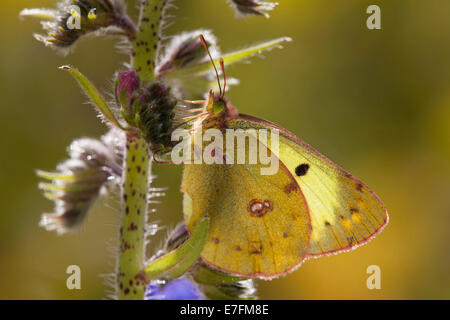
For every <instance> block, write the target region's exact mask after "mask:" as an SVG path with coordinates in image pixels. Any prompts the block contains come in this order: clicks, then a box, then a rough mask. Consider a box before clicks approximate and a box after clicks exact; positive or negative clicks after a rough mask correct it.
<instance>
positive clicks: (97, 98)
mask: <svg viewBox="0 0 450 320" xmlns="http://www.w3.org/2000/svg"><path fill="white" fill-rule="evenodd" d="M59 69H61V70H66V71H68V72H69V73H70V74H71V75H72V76H73V77H74V78H75V80H76V81H77V82H78V84H79V85H80V86H81V88H82V89H83V91H84V93H86V95H87V96H88V97H89V99H91V101H92V102H93V103H94V104H95V105H96V106H97V108H98V109H99V111H100V112H101V113H102V114H103V116H104V117H105V118H106V119H108V120H109V121H110V122H111V123H112V124H113V125H115V126H116V127H118V128H120V129H123V130H126V128H124V127H123V126H122V125H121V124H120V123H119V121H118V120H117V119H116V117H115V115H114V113H113V112H112V111H111V109H110V108H109V106H108V104H107V103H106V101H105V99H104V98H103V97H102V95H101V94H100V92H99V91H98V90H97V89H96V88H95V86H94V85H93V84H92V83H91V82H90V81H89V79H87V78H86V77H85V76H84V75H83V74H82V73H81V72H79V71H78V70H77V69H74V68H72V67H71V66H61V67H59Z"/></svg>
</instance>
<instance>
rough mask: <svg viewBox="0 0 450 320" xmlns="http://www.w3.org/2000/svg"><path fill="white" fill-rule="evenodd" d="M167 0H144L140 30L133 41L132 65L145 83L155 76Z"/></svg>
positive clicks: (140, 17)
mask: <svg viewBox="0 0 450 320" xmlns="http://www.w3.org/2000/svg"><path fill="white" fill-rule="evenodd" d="M167 2H168V0H142V4H141V10H140V14H139V25H138V31H137V33H136V39H135V40H134V41H133V52H132V55H133V63H132V65H133V67H134V69H135V70H136V71H137V72H138V74H139V77H140V79H141V81H143V82H144V83H145V82H149V81H152V80H153V79H154V77H155V66H156V57H157V53H158V50H159V47H160V44H159V42H160V33H161V22H162V20H163V16H164V11H165V9H166V5H167Z"/></svg>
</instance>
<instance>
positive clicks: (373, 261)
mask: <svg viewBox="0 0 450 320" xmlns="http://www.w3.org/2000/svg"><path fill="white" fill-rule="evenodd" d="M279 2H281V4H280V5H279V6H278V7H277V8H276V10H275V11H274V12H273V13H272V15H271V19H264V18H262V17H250V18H247V19H239V20H237V19H235V18H234V12H233V10H232V9H231V8H229V7H228V5H227V4H226V1H225V0H221V1H219V0H215V1H200V0H198V1H175V4H176V5H177V6H178V9H173V10H171V13H172V14H174V15H176V16H177V17H178V18H177V21H176V24H173V25H172V26H170V27H169V28H168V29H167V30H166V34H174V33H177V32H180V31H183V30H194V29H197V28H209V29H212V30H213V31H214V33H215V34H216V36H217V37H218V38H219V39H220V41H219V44H220V46H221V48H222V50H223V51H224V52H226V51H229V50H233V49H239V48H240V47H243V46H244V45H246V44H252V43H255V42H259V41H262V40H268V39H271V38H276V37H279V36H290V37H292V38H293V39H294V42H292V43H289V44H286V46H285V49H283V50H275V51H272V52H270V53H267V54H265V58H255V59H253V60H252V63H251V64H239V65H236V66H233V67H230V68H229V69H228V73H229V76H232V77H236V78H238V79H240V81H241V85H240V86H237V87H234V88H233V89H232V90H231V91H230V93H229V94H228V96H229V97H230V98H231V100H232V101H233V104H234V105H235V106H237V107H238V108H239V110H240V111H241V112H243V113H247V114H252V115H255V116H258V117H261V118H264V119H268V120H270V121H273V122H275V123H278V124H280V125H282V126H283V127H285V128H287V129H288V130H290V131H292V132H293V133H295V134H296V135H298V136H299V137H300V138H301V139H303V140H305V141H307V142H308V143H309V144H311V145H312V146H314V147H315V148H316V149H317V150H319V151H320V152H322V153H323V154H325V155H326V156H328V157H329V158H330V159H332V160H333V161H334V162H336V163H337V164H339V165H341V166H343V167H344V168H345V169H347V170H349V171H350V172H352V173H353V174H354V175H355V176H357V177H358V178H360V179H362V180H363V181H365V182H366V183H367V184H368V185H369V186H371V188H373V189H374V190H375V191H376V192H377V194H378V195H379V196H380V198H381V199H383V201H384V203H385V205H386V207H387V208H388V210H389V213H390V219H391V220H390V224H389V226H388V227H387V228H386V229H385V231H384V232H383V233H382V234H381V235H379V236H378V237H377V238H376V239H375V240H374V241H372V242H370V243H369V244H368V245H366V246H363V247H361V248H359V249H358V250H355V251H352V252H350V253H345V254H340V255H336V256H330V257H324V258H321V259H317V260H310V261H307V262H305V263H304V264H303V266H302V267H301V268H299V269H298V270H297V271H295V272H294V273H292V274H290V275H288V276H286V277H284V278H280V279H276V280H273V281H271V282H265V281H258V282H257V284H258V287H259V296H260V297H261V298H263V299H449V298H450V274H449V270H450V232H449V231H448V230H449V228H450V161H449V158H450V59H449V57H450V19H448V13H449V12H450V2H449V1H448V0H436V1H432V2H430V1H408V0H398V1H376V2H374V1H365V0H339V1H326V0H316V1H298V0H280V1H279ZM371 4H378V5H379V6H380V7H381V23H382V30H373V31H371V30H368V29H367V28H366V19H367V17H368V15H367V14H366V8H367V7H368V6H369V5H371ZM54 5H55V1H54V0H22V1H17V0H2V1H1V4H0V12H1V20H0V46H1V50H0V108H1V116H0V128H1V129H0V130H1V135H0V150H1V157H0V200H1V201H0V203H1V207H0V298H1V299H18V298H20V299H102V298H104V297H106V288H105V286H104V284H103V279H102V278H101V277H100V275H101V274H106V273H110V272H112V271H113V268H114V257H113V254H112V253H111V252H112V248H111V243H112V240H114V239H115V238H116V236H117V221H118V214H119V213H118V211H117V209H115V207H117V205H118V201H117V200H116V199H115V198H114V197H113V198H109V199H102V200H100V201H99V202H98V203H97V204H96V205H95V207H94V209H93V211H92V212H91V214H90V217H89V219H88V221H87V223H86V224H85V226H84V228H83V230H82V231H80V232H78V233H76V234H70V235H65V236H57V235H56V233H50V232H46V231H45V230H44V229H42V228H39V227H38V222H39V220H40V215H41V213H42V212H51V210H52V209H53V204H52V203H51V202H50V201H48V200H46V199H44V198H43V196H42V195H41V193H40V192H39V191H38V189H37V182H38V179H37V178H36V176H35V174H34V169H36V168H41V169H46V170H52V169H54V168H55V165H56V164H57V163H58V162H59V161H61V160H63V159H65V158H66V147H67V146H68V145H69V144H70V143H71V141H72V140H73V139H74V138H77V137H83V136H90V137H98V136H100V135H102V134H103V133H105V132H106V128H105V127H104V126H103V125H102V124H100V123H99V121H98V119H97V118H96V114H95V111H94V110H93V109H92V108H91V107H90V106H87V105H86V104H85V102H86V98H85V97H84V96H83V94H82V93H81V92H80V90H79V88H78V87H77V85H76V84H75V83H74V81H73V79H71V78H70V77H69V76H68V75H67V74H65V73H62V72H61V71H59V70H58V69H57V67H58V66H60V65H63V64H69V63H70V64H72V65H74V66H76V67H78V68H79V69H80V70H81V71H83V72H84V73H85V74H86V75H87V76H88V77H90V78H91V80H92V81H93V82H94V83H95V84H96V85H97V86H98V87H99V88H101V89H103V90H104V91H112V86H113V85H112V76H113V74H114V72H115V70H117V69H118V68H119V67H121V64H122V63H123V62H124V61H127V60H128V57H126V56H124V55H121V54H118V53H116V51H115V50H114V49H113V48H114V45H115V44H116V41H115V40H112V39H97V40H95V41H88V40H82V41H81V42H79V43H78V46H77V49H76V50H75V52H74V53H73V54H72V55H69V56H67V57H63V56H60V55H57V54H56V53H55V52H53V51H52V50H50V49H48V48H45V47H44V46H43V45H42V44H41V43H39V42H37V41H35V40H34V39H33V37H32V33H34V32H40V25H39V23H38V22H37V21H34V20H32V19H30V20H26V21H24V22H21V21H19V18H18V14H19V12H20V10H21V9H22V8H24V7H54ZM181 169H182V168H181V167H179V166H170V165H156V166H155V167H154V173H155V174H156V175H157V176H158V178H157V179H156V180H155V183H154V186H157V187H168V188H169V189H168V191H167V196H166V197H164V198H162V199H161V200H162V203H161V204H160V205H157V209H158V212H157V213H156V214H154V215H153V216H152V217H151V218H150V219H151V220H152V221H158V222H159V223H160V225H161V226H168V227H171V226H174V225H175V224H176V223H177V222H178V221H180V220H181V219H182V205H181V194H180V192H179V185H180V179H181ZM166 232H167V231H166V230H162V231H160V232H159V233H158V234H157V235H156V236H155V237H154V240H153V241H152V243H151V245H150V248H149V250H150V251H149V252H152V251H153V250H154V249H155V248H157V247H158V245H159V244H160V243H161V241H162V239H163V237H164V236H165V235H166ZM71 264H76V265H79V266H80V267H81V270H82V290H73V291H70V290H67V289H66V278H67V275H66V273H65V271H66V268H67V266H68V265H71ZM369 265H378V266H380V268H381V290H369V289H367V287H366V279H367V277H368V276H369V275H368V274H366V269H367V267H368V266H369Z"/></svg>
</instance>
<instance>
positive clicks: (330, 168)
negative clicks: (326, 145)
mask: <svg viewBox="0 0 450 320" xmlns="http://www.w3.org/2000/svg"><path fill="white" fill-rule="evenodd" d="M231 126H233V127H239V128H265V129H267V128H273V129H278V130H279V136H280V138H279V152H278V153H277V156H278V157H279V159H280V161H281V162H282V163H283V164H284V165H285V166H286V167H287V168H288V170H289V171H290V172H291V173H292V175H293V176H294V177H295V180H296V181H297V183H298V185H299V186H300V189H301V191H302V193H303V194H304V197H305V199H306V202H307V205H308V208H309V213H310V217H311V226H312V233H311V240H310V243H309V248H308V254H309V255H310V256H317V255H321V254H328V253H335V252H339V251H343V250H349V249H352V248H355V247H356V246H358V245H361V244H364V243H365V242H367V241H368V240H369V239H371V238H372V237H373V236H374V235H376V234H377V233H379V232H380V231H381V230H382V229H383V227H384V226H385V225H386V224H387V221H388V215H387V211H386V209H385V207H384V205H383V203H382V202H381V201H380V199H379V198H378V197H377V196H376V194H375V193H374V192H373V191H372V190H370V189H369V187H367V186H366V185H365V184H364V183H362V182H361V181H359V180H358V179H356V178H354V177H353V176H351V175H350V174H349V173H347V172H346V171H344V170H343V169H341V168H340V167H338V166H337V165H335V164H334V163H332V162H331V161H330V160H328V159H327V158H325V157H324V156H322V155H321V154H320V153H318V152H317V151H316V150H314V149H313V148H311V147H310V146H309V145H307V144H306V143H304V142H303V141H301V140H300V139H298V138H297V137H296V136H295V135H293V134H292V133H290V132H288V131H286V130H285V129H283V128H281V127H278V126H276V125H275V124H272V123H270V122H268V121H265V120H262V119H258V118H254V117H251V116H246V115H240V118H239V119H237V120H234V121H233V122H232V123H231Z"/></svg>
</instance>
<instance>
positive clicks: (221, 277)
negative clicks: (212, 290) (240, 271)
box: [193, 266, 247, 285]
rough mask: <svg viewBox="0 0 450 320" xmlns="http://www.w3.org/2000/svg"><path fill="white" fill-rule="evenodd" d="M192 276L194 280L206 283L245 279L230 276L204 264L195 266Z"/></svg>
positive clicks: (216, 283) (215, 283) (231, 281)
mask: <svg viewBox="0 0 450 320" xmlns="http://www.w3.org/2000/svg"><path fill="white" fill-rule="evenodd" d="M193 277H194V280H195V282H197V283H201V284H208V285H221V284H232V283H235V282H238V281H242V280H247V279H246V278H242V277H235V276H230V275H228V274H226V273H223V272H221V271H216V270H212V269H209V268H208V267H206V266H199V267H198V268H196V269H195V271H194V274H193Z"/></svg>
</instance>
